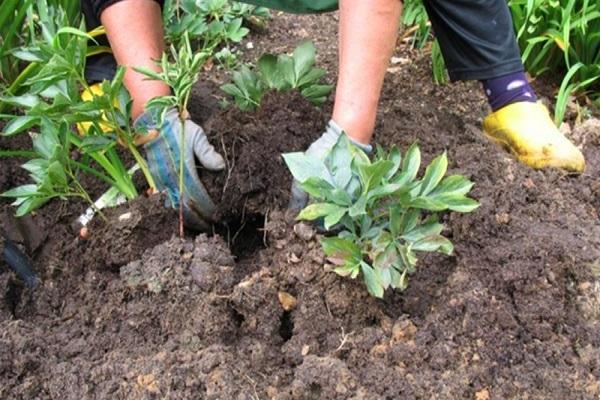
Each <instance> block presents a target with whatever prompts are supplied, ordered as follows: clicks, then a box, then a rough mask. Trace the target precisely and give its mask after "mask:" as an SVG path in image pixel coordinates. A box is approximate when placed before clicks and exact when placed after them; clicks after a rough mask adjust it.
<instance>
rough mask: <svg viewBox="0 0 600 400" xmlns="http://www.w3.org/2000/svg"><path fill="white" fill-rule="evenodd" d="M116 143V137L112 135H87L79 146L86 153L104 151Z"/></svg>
mask: <svg viewBox="0 0 600 400" xmlns="http://www.w3.org/2000/svg"><path fill="white" fill-rule="evenodd" d="M114 144H115V137H114V136H111V135H97V136H95V135H94V136H85V137H84V138H83V140H82V141H81V145H80V146H79V147H80V148H81V150H82V151H83V152H85V153H93V152H96V151H104V150H106V149H108V148H110V147H112V146H113V145H114Z"/></svg>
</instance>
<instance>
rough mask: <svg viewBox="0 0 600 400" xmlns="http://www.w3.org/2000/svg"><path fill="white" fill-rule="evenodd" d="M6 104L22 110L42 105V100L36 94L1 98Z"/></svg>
mask: <svg viewBox="0 0 600 400" xmlns="http://www.w3.org/2000/svg"><path fill="white" fill-rule="evenodd" d="M0 100H2V101H3V102H4V103H8V104H10V105H13V106H17V107H22V108H33V107H35V106H37V105H38V104H39V103H40V98H39V97H38V96H36V95H34V94H30V93H26V94H24V95H22V96H7V97H0Z"/></svg>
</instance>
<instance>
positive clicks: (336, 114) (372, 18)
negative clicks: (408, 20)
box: [333, 0, 402, 143]
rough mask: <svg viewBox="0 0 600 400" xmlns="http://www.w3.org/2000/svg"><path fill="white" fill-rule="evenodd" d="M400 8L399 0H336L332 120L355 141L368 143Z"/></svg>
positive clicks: (394, 36)
mask: <svg viewBox="0 0 600 400" xmlns="http://www.w3.org/2000/svg"><path fill="white" fill-rule="evenodd" d="M401 12H402V3H401V2H400V0H340V24H339V64H340V68H339V76H338V82H337V88H336V95H335V106H334V111H333V120H334V121H336V122H337V123H338V124H339V125H340V126H342V127H343V128H344V130H345V131H346V133H348V135H349V136H350V137H351V138H353V139H354V140H356V141H358V142H362V143H368V142H369V141H370V139H371V137H372V136H373V129H374V127H375V117H376V115H377V106H378V103H379V97H380V94H381V87H382V85H383V78H384V76H385V72H386V70H387V67H388V63H389V59H390V57H391V55H392V53H393V51H394V47H395V43H396V38H397V34H398V23H399V19H400V14H401Z"/></svg>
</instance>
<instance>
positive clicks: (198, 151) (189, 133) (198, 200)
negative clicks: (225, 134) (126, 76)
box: [134, 108, 225, 230]
mask: <svg viewBox="0 0 600 400" xmlns="http://www.w3.org/2000/svg"><path fill="white" fill-rule="evenodd" d="M134 125H135V128H136V130H138V131H142V132H145V133H146V137H147V141H145V143H144V145H143V146H144V150H145V151H146V160H147V162H148V168H149V170H150V174H151V175H152V178H153V179H154V182H155V184H156V189H157V190H159V191H160V192H166V193H167V195H168V200H169V203H170V206H172V207H173V208H178V207H179V202H180V201H183V214H184V215H183V216H184V220H185V224H186V226H187V227H189V228H193V229H198V230H207V229H209V228H210V223H211V222H212V217H213V213H214V211H215V204H214V203H213V201H212V199H211V198H210V196H209V195H208V193H207V191H206V189H205V188H204V185H203V184H202V182H200V178H199V177H198V172H197V171H196V158H198V161H200V164H202V166H204V167H205V168H206V169H209V170H211V171H220V170H222V169H224V168H225V160H223V157H222V156H221V155H220V154H219V153H217V152H216V151H215V148H214V147H213V146H212V145H211V144H210V143H209V142H208V138H207V137H206V134H205V133H204V131H203V130H202V128H201V127H200V126H199V125H198V124H196V123H194V122H193V121H192V120H190V119H185V121H184V124H183V130H182V124H181V120H180V117H179V112H178V111H177V110H176V109H174V108H173V109H170V110H168V111H167V112H166V114H165V116H164V118H163V121H162V124H161V123H160V115H158V114H157V113H155V112H152V111H146V112H144V113H143V114H142V115H141V116H140V117H138V118H137V119H136V121H135V123H134ZM182 137H183V140H184V147H183V151H184V154H183V164H184V168H183V174H184V176H183V187H184V190H183V196H181V195H180V193H179V170H180V168H179V162H180V157H181V154H180V143H181V140H182Z"/></svg>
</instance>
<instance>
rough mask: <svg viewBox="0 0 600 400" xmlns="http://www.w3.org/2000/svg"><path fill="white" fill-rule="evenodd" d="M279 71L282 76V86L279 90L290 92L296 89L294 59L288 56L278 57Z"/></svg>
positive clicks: (281, 55)
mask: <svg viewBox="0 0 600 400" xmlns="http://www.w3.org/2000/svg"><path fill="white" fill-rule="evenodd" d="M277 71H279V74H280V76H281V86H280V87H278V88H277V90H283V91H285V90H289V89H291V88H295V87H296V75H295V72H294V59H293V58H292V57H290V56H288V55H285V54H280V55H279V56H278V57H277Z"/></svg>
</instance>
